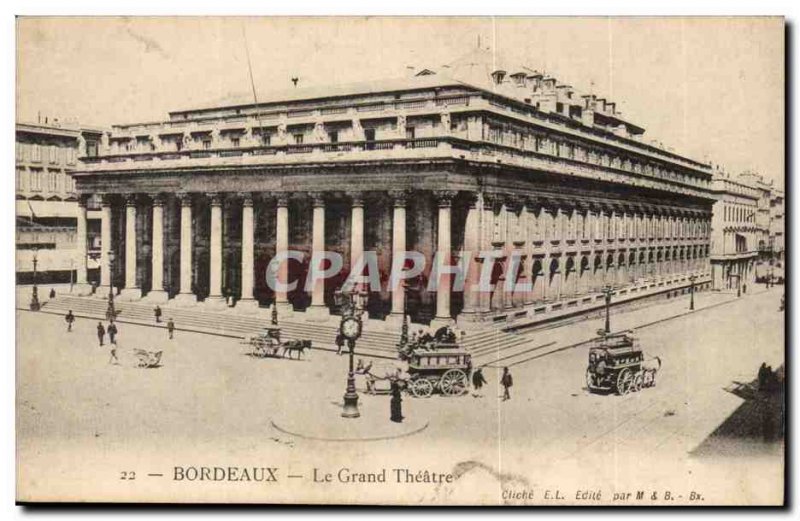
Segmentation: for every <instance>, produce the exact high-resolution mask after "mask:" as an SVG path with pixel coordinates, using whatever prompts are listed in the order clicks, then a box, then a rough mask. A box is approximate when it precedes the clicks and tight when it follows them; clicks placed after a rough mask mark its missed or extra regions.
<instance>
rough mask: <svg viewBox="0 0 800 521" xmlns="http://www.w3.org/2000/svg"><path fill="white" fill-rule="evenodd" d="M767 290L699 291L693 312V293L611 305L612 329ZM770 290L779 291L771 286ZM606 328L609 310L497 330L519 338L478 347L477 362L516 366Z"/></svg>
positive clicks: (638, 326)
mask: <svg viewBox="0 0 800 521" xmlns="http://www.w3.org/2000/svg"><path fill="white" fill-rule="evenodd" d="M766 291H767V290H766V289H764V288H763V286H761V287H760V288H758V289H757V290H755V291H752V292H748V293H747V294H744V295H742V296H741V297H737V296H736V293H732V294H731V293H721V292H711V291H709V292H702V293H697V294H695V309H694V311H689V299H690V297H689V295H681V296H679V297H675V298H672V299H669V300H666V299H665V300H664V301H663V302H660V303H657V304H650V305H648V306H645V307H641V308H634V309H627V310H626V309H617V310H614V308H611V320H610V322H611V330H612V332H617V331H625V330H632V329H643V328H646V327H649V326H652V325H655V324H658V323H661V322H664V321H666V320H671V319H674V318H678V317H681V316H685V315H688V314H690V313H700V312H702V311H703V310H705V309H710V308H713V307H716V306H720V305H724V304H728V303H731V302H735V301H737V300H739V299H747V298H752V297H754V296H758V295H761V294H763V293H765V292H766ZM769 291H775V290H774V289H770V290H769ZM604 327H605V312H602V313H592V314H591V315H590V316H587V317H584V319H583V320H579V321H576V322H573V323H569V324H564V325H561V326H559V325H558V324H554V325H553V326H552V327H547V328H540V329H533V330H529V331H522V332H517V333H510V332H509V333H501V332H497V334H496V338H497V340H500V337H501V336H507V337H509V338H514V337H517V338H519V341H518V342H514V345H513V346H511V347H506V348H503V347H502V345H503V343H505V344H506V345H508V342H502V341H500V342H493V344H495V346H494V347H495V348H494V349H488V350H481V349H480V348H478V349H476V350H474V354H473V364H474V365H475V366H481V365H483V366H487V367H494V368H497V367H504V366H509V367H510V366H514V365H519V364H522V363H525V362H529V361H532V360H535V359H537V358H541V357H542V356H546V355H549V354H552V353H555V352H558V351H562V350H565V349H570V348H573V347H578V346H580V345H582V344H586V343H588V342H589V341H591V340H593V339H595V338H597V336H598V335H597V333H598V330H601V329H603V328H604Z"/></svg>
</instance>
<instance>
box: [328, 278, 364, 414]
mask: <svg viewBox="0 0 800 521" xmlns="http://www.w3.org/2000/svg"><path fill="white" fill-rule="evenodd" d="M364 296H365V294H364V293H361V292H356V291H353V290H350V291H342V290H339V291H337V292H336V295H335V299H336V302H337V304H338V305H339V307H340V309H341V310H342V321H341V323H340V324H339V329H340V333H341V334H342V335H343V336H344V338H345V339H346V340H347V350H348V352H349V355H350V357H349V362H348V370H347V385H346V387H345V392H344V406H343V407H342V417H344V418H358V417H359V416H361V413H360V412H359V410H358V393H357V392H356V378H355V371H354V370H353V357H354V356H355V348H356V340H358V338H359V337H360V336H361V329H362V327H363V325H362V321H361V315H362V313H363V312H364Z"/></svg>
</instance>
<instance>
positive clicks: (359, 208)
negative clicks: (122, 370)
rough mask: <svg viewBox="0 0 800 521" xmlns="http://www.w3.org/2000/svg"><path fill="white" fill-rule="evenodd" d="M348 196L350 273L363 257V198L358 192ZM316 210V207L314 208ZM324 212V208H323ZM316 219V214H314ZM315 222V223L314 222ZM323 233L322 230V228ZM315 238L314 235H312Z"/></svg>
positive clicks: (323, 247) (323, 244)
mask: <svg viewBox="0 0 800 521" xmlns="http://www.w3.org/2000/svg"><path fill="white" fill-rule="evenodd" d="M348 195H349V196H350V204H351V206H350V271H351V272H352V271H353V270H355V269H356V267H357V266H356V264H358V262H359V261H361V262H363V261H364V260H363V259H361V257H362V256H363V255H364V197H363V195H362V194H361V193H360V192H351V193H348ZM315 208H316V207H315ZM322 210H323V212H324V207H323V209H322ZM322 215H323V221H322V223H323V226H324V223H325V221H324V217H325V216H324V213H323V214H322ZM314 216H315V218H316V213H315V214H314ZM314 222H316V221H314ZM323 233H324V228H323ZM314 236H315V237H316V234H315V235H314ZM322 249H323V250H324V249H325V243H324V240H323V243H322ZM362 266H363V264H362ZM359 275H361V274H359ZM357 288H358V289H359V290H360V289H362V287H361V286H357Z"/></svg>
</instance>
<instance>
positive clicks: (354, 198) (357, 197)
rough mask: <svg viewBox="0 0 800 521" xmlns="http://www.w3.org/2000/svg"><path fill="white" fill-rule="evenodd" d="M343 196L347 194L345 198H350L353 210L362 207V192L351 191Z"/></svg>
mask: <svg viewBox="0 0 800 521" xmlns="http://www.w3.org/2000/svg"><path fill="white" fill-rule="evenodd" d="M345 194H347V197H349V198H350V205H351V206H353V207H355V208H360V207H363V206H364V192H360V191H355V190H352V191H347V192H345ZM323 204H324V203H323Z"/></svg>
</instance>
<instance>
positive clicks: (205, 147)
mask: <svg viewBox="0 0 800 521" xmlns="http://www.w3.org/2000/svg"><path fill="white" fill-rule="evenodd" d="M210 148H211V140H210V139H204V140H203V150H209V149H210Z"/></svg>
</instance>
